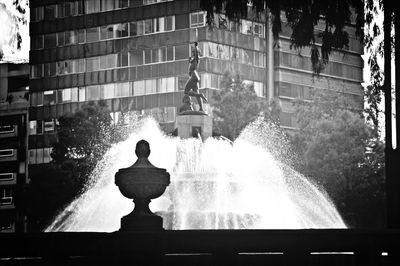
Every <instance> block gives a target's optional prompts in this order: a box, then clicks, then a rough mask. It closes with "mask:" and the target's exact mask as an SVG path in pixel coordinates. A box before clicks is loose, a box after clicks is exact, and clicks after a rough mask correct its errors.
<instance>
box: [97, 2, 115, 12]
mask: <svg viewBox="0 0 400 266" xmlns="http://www.w3.org/2000/svg"><path fill="white" fill-rule="evenodd" d="M99 2H100V1H99ZM113 9H114V1H112V0H106V1H104V0H103V1H101V11H110V10H113Z"/></svg>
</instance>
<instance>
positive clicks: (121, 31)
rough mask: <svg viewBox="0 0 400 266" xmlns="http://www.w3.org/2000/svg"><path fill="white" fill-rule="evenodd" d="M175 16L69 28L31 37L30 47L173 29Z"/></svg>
mask: <svg viewBox="0 0 400 266" xmlns="http://www.w3.org/2000/svg"><path fill="white" fill-rule="evenodd" d="M174 29H175V16H167V17H158V18H152V19H146V20H139V21H134V22H130V23H128V22H126V23H119V24H112V25H106V26H100V27H93V28H88V29H80V30H70V31H64V32H58V33H49V34H44V35H36V36H33V37H32V49H43V48H53V47H56V46H67V45H73V44H78V43H91V42H98V41H103V40H110V39H119V38H125V37H129V36H131V37H132V36H133V37H134V36H140V35H147V34H153V33H161V32H167V31H173V30H174Z"/></svg>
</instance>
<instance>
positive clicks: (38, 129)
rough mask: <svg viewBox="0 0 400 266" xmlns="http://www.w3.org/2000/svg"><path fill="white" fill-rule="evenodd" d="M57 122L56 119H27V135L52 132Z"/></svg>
mask: <svg viewBox="0 0 400 266" xmlns="http://www.w3.org/2000/svg"><path fill="white" fill-rule="evenodd" d="M57 124H58V120H57V119H47V120H33V121H29V135H41V134H44V133H51V132H54V131H55V130H56V125H57Z"/></svg>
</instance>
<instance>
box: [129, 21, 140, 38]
mask: <svg viewBox="0 0 400 266" xmlns="http://www.w3.org/2000/svg"><path fill="white" fill-rule="evenodd" d="M140 35H143V21H134V22H131V27H130V36H140Z"/></svg>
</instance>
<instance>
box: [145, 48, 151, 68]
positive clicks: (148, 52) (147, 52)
mask: <svg viewBox="0 0 400 266" xmlns="http://www.w3.org/2000/svg"><path fill="white" fill-rule="evenodd" d="M144 63H145V64H150V63H151V50H149V49H148V50H144Z"/></svg>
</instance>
